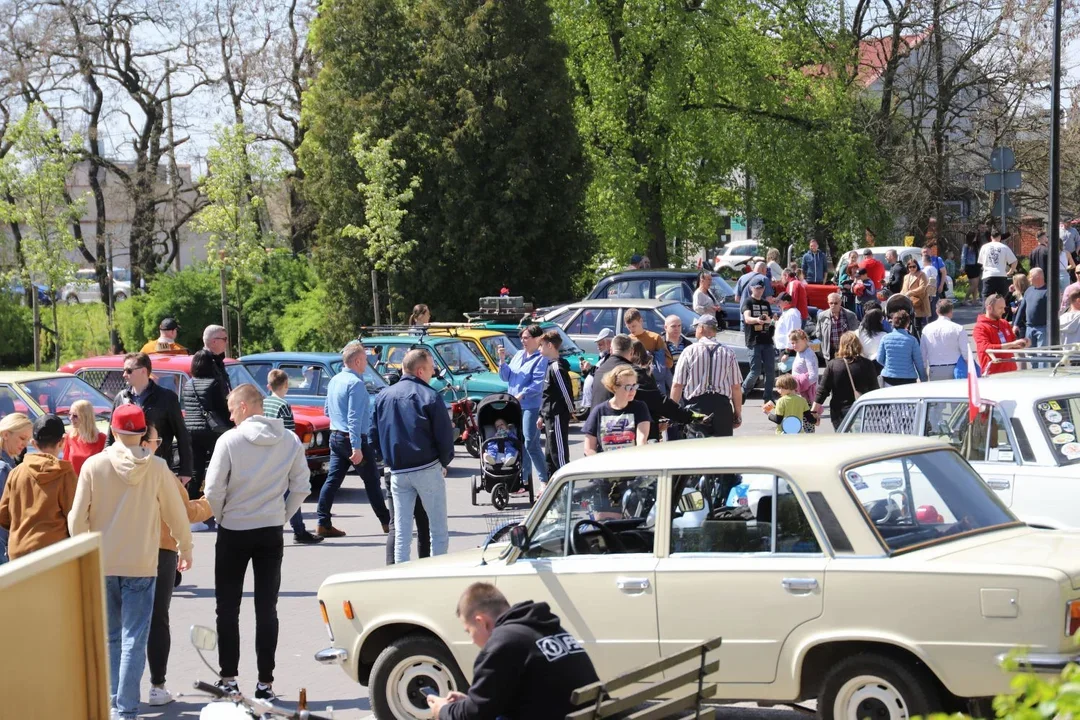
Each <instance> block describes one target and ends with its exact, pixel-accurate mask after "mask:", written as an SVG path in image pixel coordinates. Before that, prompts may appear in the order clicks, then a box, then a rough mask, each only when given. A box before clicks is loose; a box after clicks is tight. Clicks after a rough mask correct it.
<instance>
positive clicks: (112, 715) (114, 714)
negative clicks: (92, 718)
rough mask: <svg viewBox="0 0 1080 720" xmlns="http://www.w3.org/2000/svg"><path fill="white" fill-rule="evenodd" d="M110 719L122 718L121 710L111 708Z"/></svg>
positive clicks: (118, 719)
mask: <svg viewBox="0 0 1080 720" xmlns="http://www.w3.org/2000/svg"><path fill="white" fill-rule="evenodd" d="M109 720H120V711H119V710H117V709H116V708H109Z"/></svg>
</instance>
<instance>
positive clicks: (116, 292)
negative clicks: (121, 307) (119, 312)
mask: <svg viewBox="0 0 1080 720" xmlns="http://www.w3.org/2000/svg"><path fill="white" fill-rule="evenodd" d="M112 273H113V275H112V278H113V281H112V284H113V300H114V301H115V302H120V301H121V300H127V299H128V298H129V297H131V275H130V273H129V272H128V271H127V269H126V268H119V267H114V268H113V269H112ZM60 298H61V299H62V300H63V301H64V302H66V303H67V304H68V305H75V304H77V303H83V302H101V287H100V286H99V285H98V281H97V271H96V270H94V268H82V269H81V270H77V271H76V272H75V279H74V280H73V281H72V282H70V283H68V284H67V285H65V286H64V287H63V288H61V290H60Z"/></svg>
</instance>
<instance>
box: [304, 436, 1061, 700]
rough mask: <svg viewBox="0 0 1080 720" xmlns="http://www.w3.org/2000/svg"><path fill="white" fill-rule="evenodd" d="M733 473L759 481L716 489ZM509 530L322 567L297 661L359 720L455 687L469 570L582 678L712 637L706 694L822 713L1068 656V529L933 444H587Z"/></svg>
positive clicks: (987, 690)
mask: <svg viewBox="0 0 1080 720" xmlns="http://www.w3.org/2000/svg"><path fill="white" fill-rule="evenodd" d="M747 475H750V476H752V478H753V479H752V481H751V483H750V484H751V485H752V486H754V487H756V488H761V487H762V479H763V478H768V483H767V487H765V490H764V492H762V493H760V494H759V495H758V496H757V497H756V498H755V500H754V502H753V503H752V507H751V504H750V503H747V504H743V503H738V502H736V503H735V504H733V505H727V504H726V503H727V498H729V497H731V496H732V493H731V490H732V489H733V488H735V487H736V486H738V485H740V484H744V482H745V481H746V479H747V478H746V476H747ZM703 511H704V512H703ZM509 535H510V539H511V542H510V544H499V545H493V546H491V547H487V548H483V549H481V548H478V549H475V550H470V551H465V552H459V553H454V554H451V555H444V556H441V557H437V558H431V559H427V560H418V561H415V562H410V563H405V564H402V565H396V566H392V567H387V568H380V569H378V570H371V571H364V572H351V573H343V574H339V575H333V576H331V577H329V578H327V580H326V581H325V582H324V583H323V584H322V586H321V587H320V589H319V602H320V606H321V608H322V612H323V617H324V619H325V621H326V624H327V631H328V633H329V635H330V640H331V646H330V647H328V648H326V649H325V650H322V651H320V652H319V653H318V654H317V655H316V659H317V660H318V661H320V662H323V663H327V664H339V665H340V666H341V668H342V669H343V670H344V671H345V673H346V674H347V675H348V676H349V677H351V678H354V679H355V680H357V681H358V682H359V683H361V684H362V685H365V686H367V687H368V689H369V695H370V698H371V705H372V709H373V711H374V713H375V716H376V717H377V718H380V720H390V719H391V718H396V719H407V718H415V719H416V720H420V718H427V717H429V713H428V710H427V704H426V702H425V698H424V693H423V691H425V690H428V689H431V690H435V691H436V692H437V693H438V694H439V695H443V696H445V695H446V693H447V692H449V691H450V690H463V689H465V688H466V687H467V684H468V678H469V676H470V674H471V673H470V671H471V668H472V664H473V661H474V660H475V659H476V655H477V649H476V647H475V646H473V645H472V644H471V642H470V640H469V637H468V636H467V635H466V634H465V633H464V632H463V631H462V628H461V624H460V621H459V620H458V619H457V618H456V617H455V616H454V608H455V606H456V603H457V599H458V597H459V595H460V594H461V592H462V591H463V590H464V589H465V588H466V587H467V586H468V585H469V584H471V583H473V582H476V581H487V582H492V583H495V584H496V585H497V586H498V587H499V589H501V590H502V592H503V593H504V594H506V596H507V597H508V598H509V599H510V600H511V602H519V601H522V600H525V599H532V600H535V601H544V602H547V603H548V604H550V606H551V608H552V610H553V612H555V613H556V614H557V615H558V616H559V617H560V618H561V620H562V623H563V625H564V626H565V627H566V629H567V631H568V632H570V633H571V634H573V636H574V637H575V638H577V639H578V640H579V641H580V642H581V643H582V645H583V646H584V647H585V648H586V650H587V651H588V653H589V656H590V657H591V658H592V660H593V663H594V664H595V666H596V670H597V672H598V674H599V675H600V677H601V678H602V679H608V678H612V677H613V676H615V675H616V674H618V673H621V672H625V671H627V670H629V669H632V668H634V667H636V666H639V665H642V664H644V663H648V662H652V661H655V660H658V659H659V658H661V657H665V656H668V655H671V654H673V653H675V652H678V651H679V650H683V649H685V648H687V647H690V646H693V645H696V644H699V643H701V642H703V641H705V640H707V639H710V638H714V637H717V636H722V637H723V645H722V647H721V648H720V650H719V651H718V656H719V660H720V670H719V672H718V673H716V674H715V676H713V677H711V678H710V681H715V682H717V683H719V686H718V692H717V697H718V698H720V699H729V700H732V699H739V700H758V701H761V702H764V703H790V702H795V701H800V700H806V699H811V698H817V700H818V708H819V712H820V714H821V716H822V717H823V718H826V719H827V720H833V719H839V718H844V719H845V720H847V719H849V718H863V717H874V718H889V719H890V720H893V719H895V720H900V719H901V718H908V717H910V716H914V715H927V714H929V713H931V712H934V711H938V710H960V709H965V707H966V706H969V705H970V702H971V701H974V702H979V701H983V700H985V699H986V698H987V697H989V696H992V695H995V694H997V693H1000V692H1004V691H1007V690H1008V688H1009V679H1010V678H1009V675H1008V674H1007V673H1006V672H1004V671H1003V670H1001V669H1000V667H999V662H998V658H999V656H1001V655H1002V654H1004V653H1007V652H1009V651H1010V650H1013V649H1016V648H1026V649H1028V650H1029V651H1030V652H1031V653H1033V655H1031V656H1030V659H1032V660H1036V659H1037V660H1038V662H1039V666H1040V667H1041V668H1046V669H1051V668H1060V667H1064V665H1065V664H1066V663H1067V662H1069V661H1071V660H1073V659H1074V658H1075V657H1076V655H1077V649H1076V646H1075V643H1074V640H1073V638H1072V637H1071V636H1072V634H1073V633H1074V632H1075V631H1076V630H1077V628H1078V627H1080V534H1077V533H1069V532H1051V531H1046V530H1038V529H1035V528H1031V527H1028V526H1026V525H1024V524H1023V523H1022V522H1020V521H1019V520H1017V518H1016V517H1015V516H1014V515H1013V514H1012V513H1010V512H1009V510H1008V509H1007V508H1006V507H1005V506H1004V505H1003V504H1002V503H1001V501H1000V500H999V499H998V497H997V495H995V494H994V493H993V492H991V491H990V490H989V489H988V488H987V486H986V485H985V484H984V483H983V482H982V481H981V479H980V478H979V476H978V475H977V474H976V473H975V472H974V471H973V470H972V469H971V466H970V465H968V463H967V462H965V461H964V459H963V458H962V457H961V456H960V454H959V453H957V452H956V451H955V450H954V449H952V448H950V447H949V446H948V445H946V444H945V443H942V442H940V441H937V440H924V439H919V438H912V437H899V436H895V435H893V436H888V435H873V436H869V435H860V436H854V435H833V436H822V435H807V436H785V437H781V438H777V437H756V438H755V437H750V438H747V437H740V438H723V439H708V440H687V441H681V442H675V443H663V444H661V445H651V446H647V447H642V448H632V449H627V450H620V451H619V452H617V453H602V454H599V455H594V456H591V457H586V458H583V459H581V460H577V461H575V462H572V463H570V464H569V465H567V466H565V467H564V468H563V469H562V470H560V471H559V473H558V474H557V475H556V476H555V477H554V478H553V479H552V481H551V482H550V483H549V485H548V488H547V490H546V491H545V493H544V495H543V496H542V497H541V498H540V500H539V501H538V502H537V505H536V507H535V508H534V509H533V511H532V513H531V514H530V515H529V517H528V519H527V520H526V521H525V523H524V524H522V525H519V526H516V527H514V528H512V529H511V530H510V532H509ZM1074 607H1075V610H1074ZM680 669H681V668H680ZM675 672H678V669H677V670H675Z"/></svg>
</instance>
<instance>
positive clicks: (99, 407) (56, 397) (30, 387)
mask: <svg viewBox="0 0 1080 720" xmlns="http://www.w3.org/2000/svg"><path fill="white" fill-rule="evenodd" d="M19 386H20V387H21V388H22V391H23V392H25V393H26V394H27V395H29V396H30V397H31V398H33V399H34V401H35V402H37V404H38V407H40V408H41V409H42V410H44V411H45V412H48V413H52V414H53V415H58V416H60V418H61V419H66V418H67V414H68V411H69V410H71V406H72V405H73V404H74V403H75V401H76V400H88V401H90V404H91V405H93V406H94V414H95V415H96V416H98V417H103V418H107V417H109V415H110V414H111V413H112V402H110V401H109V399H108V398H106V397H105V396H104V395H102V394H101V393H100V392H98V391H97V390H96V389H95V388H94V387H92V386H91V385H90V384H89V383H87V382H86V381H85V380H83V379H82V378H79V377H76V376H74V375H71V376H63V377H55V378H47V379H44V380H29V381H27V382H23V383H19Z"/></svg>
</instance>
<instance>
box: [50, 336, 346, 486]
mask: <svg viewBox="0 0 1080 720" xmlns="http://www.w3.org/2000/svg"><path fill="white" fill-rule="evenodd" d="M150 362H151V364H152V365H153V368H154V372H153V374H152V375H151V377H153V378H154V381H155V382H156V383H157V384H158V385H160V386H161V387H164V388H168V389H169V390H172V391H173V392H174V393H176V394H177V395H180V394H182V393H183V391H184V385H185V383H187V382H188V380H189V379H190V378H191V356H190V355H151V356H150ZM123 369H124V356H123V355H102V356H100V357H90V358H84V359H82V360H75V361H72V362H69V363H68V364H67V365H64V366H63V367H62V368H60V370H61V371H62V372H69V373H73V374H75V375H77V376H78V377H79V378H82V379H83V380H85V381H86V382H88V383H89V384H90V385H92V386H93V387H94V388H97V389H98V390H100V391H101V393H102V394H103V395H104V396H105V397H106V399H107V400H108V403H109V408H110V410H111V409H112V402H113V398H115V397H116V393H118V392H120V391H121V390H123V389H124V388H125V387H126V386H127V383H126V382H125V381H124V375H123ZM225 370H226V372H228V374H229V382H230V383H231V384H232V386H233V387H237V386H239V385H243V384H244V383H251V384H252V385H254V386H255V387H257V388H259V392H261V393H262V394H263V395H264V396H265V395H267V390H266V383H261V384H260V383H259V382H258V381H257V380H256V379H255V378H254V377H252V376H251V373H250V372H248V371H247V368H245V367H244V366H243V365H241V364H240V362H239V361H237V360H233V359H232V358H228V359H226V360H225ZM289 406H290V407H291V408H292V411H293V416H294V419H295V420H296V434H297V436H298V437H299V438H300V440H301V442H303V443H304V445H305V447H306V450H305V454H306V455H307V462H308V469H309V470H311V483H312V486H313V487H318V486H319V485H321V484H322V482H323V480H324V479H325V478H326V473H327V471H328V470H329V468H330V420H329V419H327V417H326V415H324V414H323V409H322V407H321V406H317V407H310V406H306V405H300V404H296V403H292V402H290V403H289Z"/></svg>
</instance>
